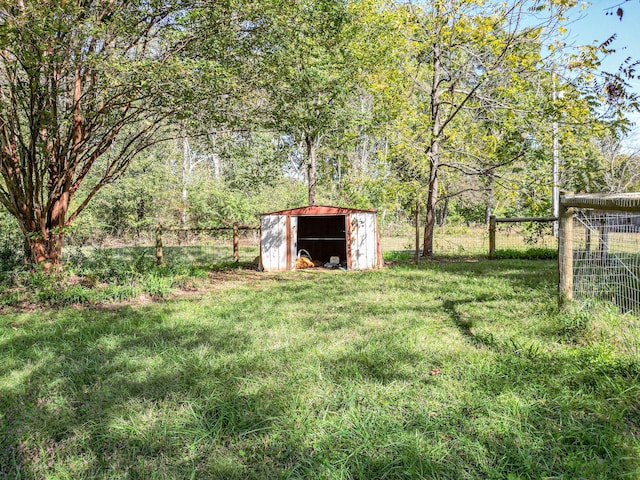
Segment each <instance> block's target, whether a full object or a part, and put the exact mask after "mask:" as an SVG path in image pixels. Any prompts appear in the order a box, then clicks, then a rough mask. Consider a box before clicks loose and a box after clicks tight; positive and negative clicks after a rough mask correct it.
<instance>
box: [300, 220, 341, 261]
mask: <svg viewBox="0 0 640 480" xmlns="http://www.w3.org/2000/svg"><path fill="white" fill-rule="evenodd" d="M346 232H347V228H346V216H345V215H327V216H325V215H314V216H300V217H298V251H300V250H301V249H304V250H306V251H307V252H309V255H311V258H312V259H313V260H320V261H321V262H322V263H327V262H329V260H330V258H331V257H339V258H340V262H343V263H344V262H346V259H347V233H346Z"/></svg>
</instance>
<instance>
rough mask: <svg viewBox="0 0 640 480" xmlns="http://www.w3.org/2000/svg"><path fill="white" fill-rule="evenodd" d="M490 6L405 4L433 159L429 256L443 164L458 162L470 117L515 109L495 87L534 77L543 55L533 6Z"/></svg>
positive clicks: (444, 0) (413, 74)
mask: <svg viewBox="0 0 640 480" xmlns="http://www.w3.org/2000/svg"><path fill="white" fill-rule="evenodd" d="M488 7H489V6H488V5H487V4H486V2H483V1H481V0H435V1H433V2H430V3H429V4H413V3H409V4H408V5H406V6H405V7H403V8H407V9H408V10H409V11H410V12H411V17H410V23H409V24H408V26H407V32H408V33H409V35H410V40H411V41H410V45H411V50H410V52H409V55H410V58H411V62H409V63H407V66H406V73H407V75H408V76H409V77H410V78H411V79H412V80H413V84H412V90H411V95H412V97H413V98H414V99H415V100H414V101H415V102H416V113H417V115H416V116H415V117H414V118H415V119H420V120H421V123H422V124H423V126H422V128H418V130H419V131H420V132H419V136H420V140H419V142H420V143H421V144H423V145H424V155H425V159H426V162H427V168H424V167H423V168H421V169H420V170H421V171H423V172H424V171H425V170H426V172H424V173H425V174H426V179H425V183H426V195H425V196H426V220H425V228H424V246H423V254H424V255H427V256H430V255H432V254H433V240H434V227H435V225H436V210H437V205H438V201H439V195H440V186H439V181H440V174H441V170H442V168H443V165H444V163H445V162H443V160H444V159H446V158H449V159H450V158H452V154H453V152H454V150H455V148H453V147H452V145H453V143H454V142H455V138H454V135H455V133H456V131H462V130H463V129H464V127H463V125H462V124H463V121H465V120H466V121H468V120H469V118H468V117H467V118H464V116H465V112H467V111H469V110H473V109H478V108H481V109H483V110H485V111H486V109H487V108H494V109H495V108H499V109H501V110H503V111H504V110H505V109H507V108H508V106H506V105H503V104H502V102H501V101H500V99H498V98H496V97H495V95H494V93H495V92H496V91H498V89H497V88H496V86H497V85H504V84H505V82H509V81H510V79H512V78H518V77H521V76H524V75H527V74H529V73H530V74H535V72H536V67H537V66H538V65H537V60H539V55H538V53H537V51H535V49H534V50H532V48H531V45H533V46H538V47H539V45H540V44H541V38H540V36H541V34H542V33H543V32H544V31H545V30H544V29H543V28H541V25H540V24H538V23H536V22H534V20H535V18H533V19H529V20H528V21H525V17H526V16H527V15H529V13H530V12H531V11H532V9H531V8H530V7H531V5H530V4H529V3H528V2H525V1H521V0H515V1H512V2H495V3H492V4H491V6H490V8H488ZM534 7H536V6H535V5H534ZM543 7H544V5H538V8H543ZM535 10H537V8H534V9H533V11H535ZM492 98H493V100H491V99H492ZM489 100H491V101H489ZM502 100H504V98H503V99H502ZM456 125H457V128H456ZM414 130H416V128H415V127H414ZM485 167H486V166H485Z"/></svg>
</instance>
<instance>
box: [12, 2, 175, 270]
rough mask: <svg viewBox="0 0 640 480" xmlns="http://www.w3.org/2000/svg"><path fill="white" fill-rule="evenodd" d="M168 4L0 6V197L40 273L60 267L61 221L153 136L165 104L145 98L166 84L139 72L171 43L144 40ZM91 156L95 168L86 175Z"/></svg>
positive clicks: (159, 30) (162, 56)
mask: <svg viewBox="0 0 640 480" xmlns="http://www.w3.org/2000/svg"><path fill="white" fill-rule="evenodd" d="M172 8H173V7H167V6H166V5H164V4H158V5H157V6H156V5H155V4H154V5H153V6H150V7H149V9H145V10H144V11H142V10H140V9H138V7H137V6H133V5H131V4H129V3H127V2H117V1H116V2H114V1H110V2H98V1H93V0H88V1H86V2H66V3H65V2H58V3H56V8H51V6H50V5H48V4H38V3H37V2H32V3H31V4H30V5H29V8H28V11H26V10H25V7H24V2H22V1H19V2H18V4H17V8H16V9H4V10H3V19H2V27H3V44H2V50H1V51H0V57H1V61H0V111H1V112H2V115H1V117H2V118H1V121H0V205H2V207H4V208H5V209H6V210H7V211H8V212H9V213H10V214H11V215H12V216H13V217H15V219H16V220H17V222H18V225H19V227H20V229H21V231H22V233H23V235H24V237H25V247H26V248H28V250H29V252H28V258H29V259H30V261H31V262H32V263H33V264H36V265H41V266H42V268H43V269H44V270H46V271H50V270H51V269H52V268H53V269H55V270H59V269H60V267H61V262H62V247H63V243H64V235H65V229H66V228H67V227H69V226H70V225H71V224H72V222H73V221H74V220H75V219H76V218H77V217H78V215H79V214H80V213H81V212H82V211H83V210H84V209H85V208H86V206H87V205H88V204H89V203H90V201H91V200H92V199H93V198H94V196H95V195H96V194H97V193H98V191H99V190H100V189H101V188H102V187H104V186H105V185H107V184H109V183H112V182H113V181H114V180H116V179H117V178H118V177H119V176H120V175H122V173H123V172H125V171H126V169H127V167H128V165H129V163H130V162H131V159H132V158H133V157H134V155H135V154H136V153H138V152H140V151H141V150H144V149H145V148H147V147H149V146H150V145H152V144H153V143H156V142H157V140H158V139H157V138H154V135H155V133H156V132H157V131H158V130H159V128H160V127H161V126H162V125H163V122H164V119H165V118H166V117H167V115H169V110H170V109H163V107H164V106H161V105H160V104H159V102H156V101H150V100H151V99H154V98H155V99H161V98H165V96H166V92H165V91H161V90H160V87H158V86H157V85H156V83H154V82H149V81H147V80H148V79H149V78H150V75H152V74H153V69H154V68H158V69H160V68H162V69H165V68H166V67H165V65H164V60H166V58H168V55H170V54H171V51H170V50H167V51H165V49H163V48H160V47H158V48H157V49H155V48H154V49H152V48H151V47H150V45H160V44H161V43H162V42H155V41H154V39H161V36H163V35H164V32H165V31H166V29H167V27H168V26H169V23H168V19H169V18H170V16H171V15H172V13H173V11H172V10H171V9H172ZM116 10H121V11H122V16H120V15H114V12H115V11H116ZM123 19H126V24H125V23H123V22H124V21H125V20H123ZM98 25H99V26H100V28H93V27H96V26H98ZM123 28H126V29H127V30H126V41H122V40H124V38H120V37H121V35H122V34H123V32H124V29H123ZM121 60H126V61H123V62H121ZM138 62H142V63H140V64H138ZM114 63H116V64H118V65H121V66H122V71H121V72H120V71H119V70H118V72H120V73H117V72H114V69H113V64H114ZM139 65H144V67H145V68H144V69H141V68H138V66H139ZM116 70H117V69H116ZM143 80H144V81H143ZM125 132H126V133H125ZM119 139H122V141H121V142H118V140H119ZM99 159H101V160H102V162H101V163H100V172H98V174H97V175H95V176H93V175H89V174H90V172H91V171H92V170H93V167H94V165H95V164H96V162H97V161H98V160H99ZM85 180H87V187H86V188H85V189H83V190H82V194H81V195H80V196H77V195H76V194H77V193H78V192H79V189H80V186H81V185H82V184H83V183H84V182H85ZM74 197H75V200H76V201H75V202H73V210H71V209H70V206H71V204H72V199H73V198H74Z"/></svg>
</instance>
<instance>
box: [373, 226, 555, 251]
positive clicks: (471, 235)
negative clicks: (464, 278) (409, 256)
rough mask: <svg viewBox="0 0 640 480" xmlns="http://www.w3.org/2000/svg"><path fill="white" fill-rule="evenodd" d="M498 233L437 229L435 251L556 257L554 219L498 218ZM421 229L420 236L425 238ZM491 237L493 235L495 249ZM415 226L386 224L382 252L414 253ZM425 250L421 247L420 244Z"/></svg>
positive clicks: (486, 228)
mask: <svg viewBox="0 0 640 480" xmlns="http://www.w3.org/2000/svg"><path fill="white" fill-rule="evenodd" d="M496 220H497V222H496V223H495V230H494V231H493V232H492V231H491V228H490V226H491V225H486V224H484V223H469V224H462V225H444V226H436V227H435V230H434V241H433V252H434V255H435V256H443V257H475V256H489V257H492V258H514V257H515V258H555V257H556V256H557V251H558V240H557V237H556V236H554V233H553V220H555V218H546V217H545V218H529V219H511V218H501V219H496ZM422 234H423V231H422V227H421V228H420V236H421V238H422ZM492 235H494V238H493V242H494V245H493V247H492V238H491V237H492ZM415 238H416V234H415V225H413V224H411V223H410V221H406V222H403V223H401V222H395V223H393V224H386V225H383V226H382V227H381V229H380V242H381V245H382V250H383V252H389V251H398V250H402V251H414V250H415ZM420 248H422V245H420Z"/></svg>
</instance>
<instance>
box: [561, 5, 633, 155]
mask: <svg viewBox="0 0 640 480" xmlns="http://www.w3.org/2000/svg"><path fill="white" fill-rule="evenodd" d="M618 7H621V8H622V9H623V16H622V19H620V18H619V17H618V16H617V15H616V10H617V8H618ZM607 13H608V14H607ZM569 18H570V22H569V24H568V25H567V28H568V33H567V38H566V40H567V43H569V44H571V43H575V44H576V45H588V44H594V42H597V44H600V43H602V42H604V41H605V40H606V39H608V38H609V37H610V36H611V35H614V34H615V35H616V39H615V40H614V42H613V43H612V44H611V45H610V47H611V48H614V49H615V50H616V52H615V53H614V54H611V55H610V57H608V58H607V59H606V60H605V61H604V62H603V68H604V69H605V70H606V71H610V72H615V71H617V70H618V67H619V66H620V65H621V64H622V62H624V60H625V59H626V58H627V57H631V58H632V59H637V60H640V0H627V1H623V0H593V1H591V2H579V5H578V6H577V7H575V8H573V9H572V10H571V11H570V13H569ZM638 74H640V66H639V67H638ZM630 83H631V86H632V88H633V91H634V92H635V93H637V94H639V95H640V80H634V81H632V82H630ZM630 118H631V119H632V121H634V122H635V123H636V126H635V127H634V135H633V137H634V138H635V140H636V141H639V139H638V138H636V137H640V114H634V115H632V116H631V117H630ZM634 143H635V142H634Z"/></svg>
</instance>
